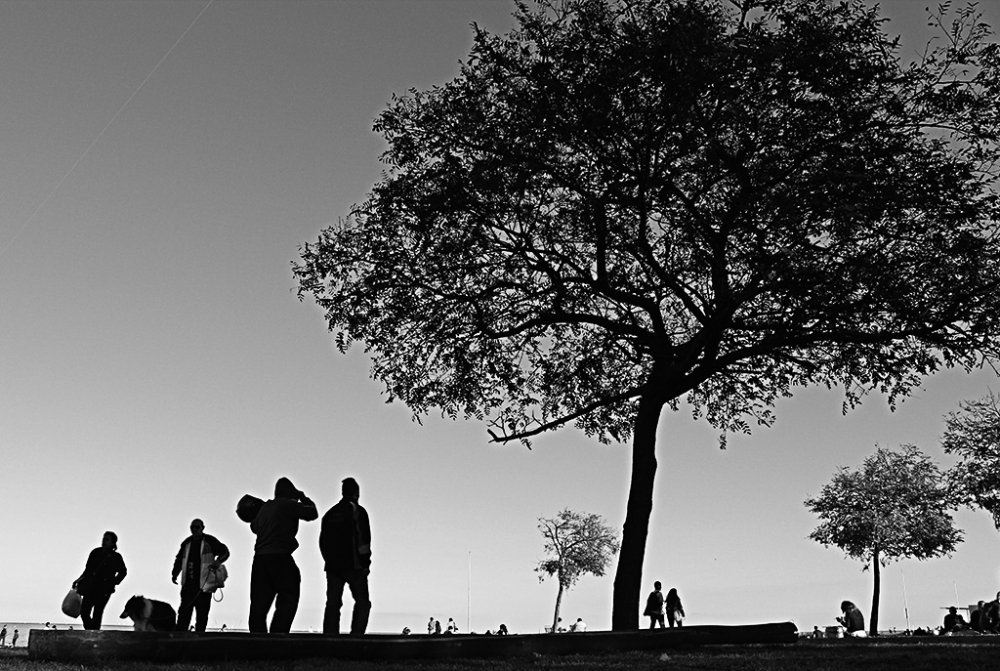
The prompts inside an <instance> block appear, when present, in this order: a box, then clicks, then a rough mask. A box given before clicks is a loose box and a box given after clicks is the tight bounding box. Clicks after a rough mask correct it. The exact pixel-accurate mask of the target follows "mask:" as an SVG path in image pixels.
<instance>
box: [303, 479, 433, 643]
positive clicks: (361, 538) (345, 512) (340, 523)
mask: <svg viewBox="0 0 1000 671" xmlns="http://www.w3.org/2000/svg"><path fill="white" fill-rule="evenodd" d="M340 491H341V496H342V498H341V499H340V502H339V503H337V504H336V505H335V506H333V507H332V508H330V509H329V510H328V511H326V514H325V515H323V522H322V525H321V527H320V532H319V550H320V553H321V554H322V555H323V561H324V563H325V565H324V568H325V569H326V610H325V612H324V613H323V633H324V634H339V633H340V609H341V608H342V607H343V605H344V585H347V586H348V587H350V588H351V597H352V598H353V599H354V613H353V614H352V616H351V634H352V635H353V636H360V635H362V634H364V633H365V630H366V629H367V628H368V615H369V613H370V612H371V609H372V603H371V600H370V599H369V595H368V574H369V573H370V572H371V563H372V548H371V542H372V529H371V524H370V522H369V520H368V511H367V510H365V509H364V508H363V507H362V506H361V504H359V503H358V500H359V499H360V498H361V487H360V486H359V485H358V483H357V481H356V480H355V479H354V478H344V480H343V481H342V482H341V487H340ZM432 619H433V618H432ZM428 627H429V625H428Z"/></svg>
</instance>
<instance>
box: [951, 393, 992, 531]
mask: <svg viewBox="0 0 1000 671" xmlns="http://www.w3.org/2000/svg"><path fill="white" fill-rule="evenodd" d="M941 444H942V446H943V447H944V451H945V452H946V453H948V454H955V455H958V457H959V462H958V463H957V464H956V465H955V466H954V468H952V469H951V471H950V475H951V477H952V478H953V481H954V483H955V485H956V488H957V491H959V492H961V493H962V494H963V495H964V497H965V503H967V504H968V505H970V506H973V507H978V508H982V509H983V510H985V511H987V512H989V513H990V514H991V515H993V524H994V525H995V526H996V527H997V528H998V529H1000V399H997V397H996V396H995V395H994V394H993V392H992V391H991V392H989V394H987V395H986V396H984V397H983V398H981V399H978V400H975V401H963V402H962V403H961V404H960V407H959V411H958V412H951V413H948V414H947V415H946V416H945V432H944V437H943V438H942V440H941Z"/></svg>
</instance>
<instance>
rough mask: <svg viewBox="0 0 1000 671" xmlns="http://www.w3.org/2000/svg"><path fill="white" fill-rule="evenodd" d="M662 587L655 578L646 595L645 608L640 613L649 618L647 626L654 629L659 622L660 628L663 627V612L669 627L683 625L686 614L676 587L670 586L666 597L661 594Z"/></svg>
mask: <svg viewBox="0 0 1000 671" xmlns="http://www.w3.org/2000/svg"><path fill="white" fill-rule="evenodd" d="M662 588H663V585H661V584H660V581H659V580H657V581H656V582H654V583H653V591H652V592H650V593H649V596H648V597H646V609H645V610H644V611H643V612H642V614H643V615H644V616H646V617H648V618H649V628H650V629H655V628H656V625H657V624H659V625H660V628H661V629H663V628H664V627H665V625H664V623H663V616H664V614H666V616H667V622H669V623H670V626H671V627H683V626H684V618H685V617H686V615H685V613H684V605H683V604H682V603H681V598H680V596H678V594H677V588H675V587H672V588H670V591H669V592H667V596H666V597H664V596H663V592H662V591H661V590H662Z"/></svg>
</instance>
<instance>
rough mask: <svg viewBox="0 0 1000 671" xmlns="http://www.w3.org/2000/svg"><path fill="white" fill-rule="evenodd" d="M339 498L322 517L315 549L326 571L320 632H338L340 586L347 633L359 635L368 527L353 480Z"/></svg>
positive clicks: (365, 604)
mask: <svg viewBox="0 0 1000 671" xmlns="http://www.w3.org/2000/svg"><path fill="white" fill-rule="evenodd" d="M340 492H341V499H340V502H339V503H337V504H336V505H335V506H333V507H332V508H330V509H329V510H328V511H326V514H325V515H323V522H322V527H321V528H320V533H319V549H320V553H321V554H322V555H323V561H324V562H325V563H324V568H325V569H326V611H325V612H324V613H323V633H324V634H339V633H340V609H341V608H342V607H343V605H344V585H347V586H348V587H350V588H351V598H353V599H354V613H353V614H352V616H351V634H352V635H353V636H360V635H362V634H364V633H365V630H366V629H367V628H368V615H369V613H370V612H371V609H372V602H371V599H370V598H369V595H368V574H369V573H370V572H371V564H372V547H371V543H372V528H371V524H370V523H369V521H368V511H366V510H365V509H364V508H363V507H362V506H361V504H360V503H358V500H359V499H360V498H361V487H360V486H359V485H358V483H357V481H356V480H355V479H354V478H344V480H343V481H342V482H341V485H340Z"/></svg>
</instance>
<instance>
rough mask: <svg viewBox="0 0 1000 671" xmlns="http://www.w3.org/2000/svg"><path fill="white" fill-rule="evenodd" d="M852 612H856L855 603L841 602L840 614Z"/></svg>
mask: <svg viewBox="0 0 1000 671" xmlns="http://www.w3.org/2000/svg"><path fill="white" fill-rule="evenodd" d="M852 610H854V604H853V603H851V602H850V601H841V602H840V612H842V613H847V612H850V611H852Z"/></svg>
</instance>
